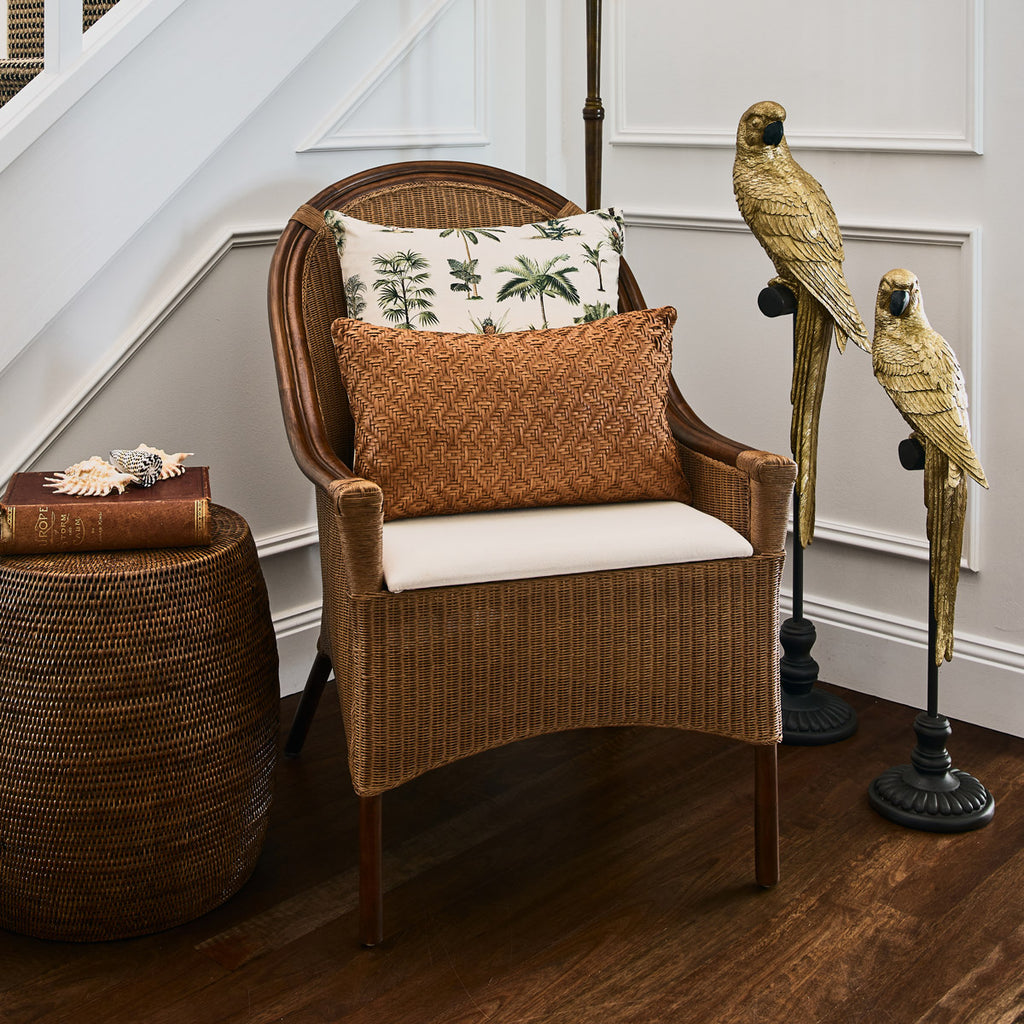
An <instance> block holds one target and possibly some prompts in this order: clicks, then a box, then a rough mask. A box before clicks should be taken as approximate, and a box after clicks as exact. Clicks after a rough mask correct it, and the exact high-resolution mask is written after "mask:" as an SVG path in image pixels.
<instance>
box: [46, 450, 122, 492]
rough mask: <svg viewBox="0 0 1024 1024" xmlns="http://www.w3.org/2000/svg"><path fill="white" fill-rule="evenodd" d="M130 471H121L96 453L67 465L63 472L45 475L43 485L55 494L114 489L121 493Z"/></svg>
mask: <svg viewBox="0 0 1024 1024" xmlns="http://www.w3.org/2000/svg"><path fill="white" fill-rule="evenodd" d="M133 480H134V477H133V476H132V475H131V473H122V472H120V470H118V468H117V467H116V466H112V465H111V464H110V463H109V462H106V461H105V460H104V459H101V458H100V457H99V456H98V455H94V456H92V458H90V459H86V460H85V461H84V462H76V463H75V464H74V465H73V466H68V468H67V469H65V470H64V472H63V473H55V474H54V475H53V476H48V477H46V480H45V485H46V486H47V487H49V488H51V489H52V490H53V491H54V492H55V493H57V494H77V495H83V496H85V495H88V496H90V497H92V496H97V495H103V494H109V493H110V492H111V491H114V490H116V491H117V493H118V494H123V493H124V489H125V488H126V487H127V486H128V485H129V484H130V483H132V482H133Z"/></svg>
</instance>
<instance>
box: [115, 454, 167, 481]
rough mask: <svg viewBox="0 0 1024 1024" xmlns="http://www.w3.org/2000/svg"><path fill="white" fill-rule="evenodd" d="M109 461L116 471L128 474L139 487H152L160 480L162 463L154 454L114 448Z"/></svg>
mask: <svg viewBox="0 0 1024 1024" xmlns="http://www.w3.org/2000/svg"><path fill="white" fill-rule="evenodd" d="M110 461H111V462H113V463H114V465H115V466H117V468H118V469H120V470H123V471H124V472H125V473H130V474H131V476H132V479H133V480H134V482H135V483H137V484H138V485H139V486H140V487H152V486H153V484H155V483H156V482H157V480H159V479H160V473H161V472H162V471H163V468H164V463H163V459H161V458H160V456H159V455H157V454H156V452H144V451H140V450H139V449H138V448H114V449H113V450H112V451H111V452H110Z"/></svg>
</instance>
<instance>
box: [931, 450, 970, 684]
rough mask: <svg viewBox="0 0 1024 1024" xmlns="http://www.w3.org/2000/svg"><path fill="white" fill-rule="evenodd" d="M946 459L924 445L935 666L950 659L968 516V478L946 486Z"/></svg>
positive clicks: (962, 476)
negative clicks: (933, 612) (935, 628)
mask: <svg viewBox="0 0 1024 1024" xmlns="http://www.w3.org/2000/svg"><path fill="white" fill-rule="evenodd" d="M949 479H950V477H949V458H948V457H947V456H946V455H945V454H944V453H943V452H942V451H941V450H940V449H939V448H938V447H937V446H936V445H934V444H928V443H925V463H924V503H925V506H926V507H927V509H928V522H927V530H928V545H929V549H930V571H931V581H932V588H933V592H934V603H935V623H936V626H937V639H936V644H935V664H936V665H939V664H941V663H942V661H943V659H945V660H946V661H951V660H952V658H953V617H954V613H955V610H956V589H957V584H958V583H959V581H960V553H961V551H962V549H963V539H964V520H965V518H966V515H967V479H966V477H965V476H964V475H963V474H961V475H960V477H959V480H958V482H957V483H956V484H955V485H954V486H950V483H949Z"/></svg>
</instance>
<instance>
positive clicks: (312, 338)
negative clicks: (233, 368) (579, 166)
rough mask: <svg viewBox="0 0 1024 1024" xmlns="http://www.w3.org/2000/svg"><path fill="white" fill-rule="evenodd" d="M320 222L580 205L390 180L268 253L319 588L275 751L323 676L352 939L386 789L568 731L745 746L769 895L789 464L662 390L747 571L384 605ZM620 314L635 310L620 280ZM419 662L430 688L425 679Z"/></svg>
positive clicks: (515, 585) (340, 308)
mask: <svg viewBox="0 0 1024 1024" xmlns="http://www.w3.org/2000/svg"><path fill="white" fill-rule="evenodd" d="M327 209H337V210H342V211H344V212H346V213H348V214H351V215H352V216H354V217H358V218H361V219H363V220H366V221H370V222H374V223H378V224H394V225H398V226H402V227H420V228H440V227H449V226H466V227H469V226H473V225H483V224H527V223H531V222H534V221H538V220H544V219H548V218H551V217H557V216H566V215H569V214H572V213H579V212H580V210H579V208H578V207H576V206H574V205H573V204H572V203H570V202H568V201H567V200H566V199H564V198H563V197H562V196H559V195H557V194H556V193H554V192H552V191H551V190H549V189H547V188H545V187H543V186H541V185H538V184H536V183H534V182H532V181H529V180H527V179H525V178H522V177H520V176H517V175H514V174H510V173H508V172H504V171H500V170H497V169H494V168H490V167H484V166H481V165H475V164H465V163H452V162H434V161H431V162H410V163H402V164H394V165H390V166H385V167H381V168H377V169H374V170H370V171H366V172H364V173H361V174H358V175H355V176H354V177H350V178H348V179H346V180H344V181H341V182H338V183H336V184H334V185H331V186H329V187H328V188H326V189H324V190H323V191H322V192H320V193H319V194H318V195H316V196H314V197H313V198H312V199H311V200H310V201H309V202H308V203H305V204H304V205H303V206H301V207H300V208H299V209H298V210H297V211H296V212H295V214H294V215H293V216H292V218H291V220H290V222H289V224H288V225H287V227H286V228H285V230H284V232H283V234H282V236H281V239H280V242H279V243H278V246H277V249H276V251H275V254H274V258H273V263H272V266H271V271H270V285H269V308H270V324H271V331H272V335H273V343H274V353H275V360H276V365H277V373H278V379H279V384H280V396H281V403H282V408H283V412H284V420H285V425H286V428H287V432H288V438H289V441H290V443H291V448H292V451H293V453H294V456H295V458H296V460H297V462H298V464H299V466H300V468H301V469H302V471H303V472H304V473H305V475H306V476H307V477H308V478H309V479H310V480H311V481H312V482H313V484H314V486H315V490H316V503H317V511H318V519H319V531H320V557H321V564H322V571H323V621H322V629H321V633H320V640H319V645H318V653H317V656H316V659H315V661H314V664H313V668H312V670H311V672H310V675H309V680H308V682H307V684H306V690H305V692H304V694H303V697H302V701H301V703H300V706H299V710H298V712H297V714H296V718H295V722H294V723H293V726H292V732H291V735H290V737H289V740H288V746H287V753H289V754H291V755H295V754H297V753H298V752H299V750H300V749H301V746H302V742H303V739H304V737H305V735H306V731H307V729H308V727H309V724H310V720H311V717H312V714H313V711H314V710H315V707H316V704H317V701H318V699H319V696H320V693H321V691H322V689H323V687H324V684H325V682H326V681H327V679H328V677H329V675H330V672H331V670H332V668H333V671H334V675H335V679H336V682H337V689H338V694H339V697H340V701H341V708H342V715H343V720H344V725H345V732H346V739H347V745H348V758H349V765H350V769H351V776H352V783H353V786H354V788H355V791H356V793H357V794H358V795H359V797H360V800H361V812H360V836H361V839H360V842H361V852H360V872H361V882H360V939H361V941H362V942H363V944H364V945H373V944H375V943H377V942H379V941H380V940H381V938H382V934H383V897H382V892H383V887H382V875H381V842H382V840H381V796H382V794H383V793H385V792H386V791H388V790H390V789H393V788H394V787H396V786H399V785H401V784H402V783H404V782H407V781H409V780H411V779H414V778H416V777H417V776H419V775H421V774H423V773H424V772H427V771H429V770H430V769H432V768H436V767H439V766H441V765H444V764H448V763H451V762H454V761H456V760H458V759H460V758H464V757H468V756H470V755H472V754H475V753H478V752H480V751H483V750H486V749H490V748H494V747H497V746H500V745H502V744H506V743H510V742H513V741H515V740H519V739H523V738H525V737H529V736H536V735H539V734H543V733H550V732H557V731H561V730H568V729H577V728H581V727H597V726H616V725H648V726H667V727H672V728H678V729H689V730H698V731H703V732H708V733H714V734H718V735H721V736H726V737H731V738H735V739H736V740H740V741H744V742H746V743H748V744H751V745H752V746H753V748H754V753H755V755H756V756H755V758H754V761H755V787H754V789H755V800H754V806H755V815H754V833H755V874H756V880H757V882H758V883H759V884H760V885H762V886H769V885H772V884H774V883H775V882H776V881H777V880H778V875H779V858H778V794H777V767H776V745H777V743H778V742H779V740H780V737H781V723H780V705H779V679H778V671H779V669H778V650H777V638H778V596H779V585H780V580H781V575H782V564H783V545H784V540H785V535H786V518H787V510H788V503H789V498H790V494H791V489H792V483H793V477H794V467H793V464H792V462H791V461H790V460H789V459H787V458H783V457H780V456H777V455H772V454H768V453H765V452H762V451H759V450H755V449H749V448H747V447H745V446H743V445H740V444H737V443H735V442H733V441H730V440H728V439H727V438H725V437H723V436H722V435H720V434H718V433H716V432H715V431H713V430H711V429H710V428H709V427H707V426H706V425H705V424H704V423H703V422H701V421H700V420H699V419H698V418H697V417H696V416H695V414H694V413H693V411H692V410H691V409H690V407H689V406H688V405H687V403H686V402H685V401H684V399H683V397H682V395H681V394H680V393H679V390H678V388H677V387H676V385H675V383H674V382H672V384H671V396H670V402H669V410H668V415H669V424H670V427H671V430H672V433H673V435H674V437H675V440H676V443H677V446H678V449H679V452H680V456H681V460H682V464H683V468H684V472H685V474H686V476H687V478H688V481H689V484H690V488H691V490H692V493H693V502H694V504H695V505H696V506H697V507H698V508H700V509H702V510H703V511H705V512H709V513H711V514H712V515H714V516H716V517H717V518H719V519H721V520H724V521H725V522H726V523H728V524H729V525H730V526H732V527H733V528H734V529H735V530H737V531H739V532H740V533H741V534H743V535H744V536H745V537H746V538H747V539H748V540H749V541H750V542H751V544H752V546H753V549H754V554H753V555H752V556H751V557H747V558H729V559H724V560H720V561H710V562H696V563H687V564H679V565H661V566H655V567H648V568H627V569H619V570H613V571H602V572H584V573H579V574H574V575H565V576H552V577H546V578H535V579H525V580H512V581H507V582H494V583H477V584H473V585H468V586H450V587H433V588H429V589H425V590H415V591H407V592H404V593H398V594H392V593H389V592H388V591H387V590H385V589H384V588H383V586H382V569H381V548H382V540H381V538H382V502H381V491H380V488H378V487H377V486H376V485H375V484H372V483H370V482H368V481H366V480H364V479H359V478H357V477H355V476H354V474H353V472H352V470H351V468H350V467H351V465H352V450H353V425H352V418H351V416H350V414H349V409H348V404H347V398H346V395H345V393H344V390H343V388H342V387H341V384H340V379H339V371H338V366H337V362H336V359H335V355H334V351H333V348H332V340H331V323H332V321H333V320H334V319H335V318H336V317H338V316H341V315H344V313H345V300H344V292H343V288H342V281H341V274H340V269H339V265H338V258H337V252H336V248H335V244H334V241H333V238H332V237H331V233H330V231H329V230H328V229H327V228H326V227H325V225H324V219H323V211H325V210H327ZM619 307H620V310H621V311H628V310H633V309H642V308H643V307H644V301H643V298H642V296H641V293H640V289H639V287H638V286H637V283H636V281H635V279H634V277H633V275H632V274H631V272H630V271H629V269H628V267H627V266H625V264H623V265H622V268H621V271H620V287H619ZM687 595H689V596H687ZM693 595H698V596H700V597H702V598H703V600H696V601H695V600H694V599H693ZM555 608H557V610H558V611H557V614H558V623H559V628H558V629H555V630H553V629H551V628H550V623H551V618H552V615H553V610H554V609H555ZM655 608H657V611H658V614H656V615H655V614H651V613H652V612H653V611H654V610H655ZM440 623H444V629H443V630H442V629H441V628H439V624H440ZM424 665H430V666H431V669H432V671H433V672H434V679H433V685H431V686H424V685H422V681H421V679H420V677H419V673H421V672H422V670H423V669H422V667H423V666H424ZM439 667H440V668H441V669H442V671H441V673H440V675H441V677H442V678H443V680H444V682H443V685H440V686H439V685H438V684H437V678H438V671H437V670H438V668H439Z"/></svg>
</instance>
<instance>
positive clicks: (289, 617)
mask: <svg viewBox="0 0 1024 1024" xmlns="http://www.w3.org/2000/svg"><path fill="white" fill-rule="evenodd" d="M320 610H321V604H320V602H319V601H310V602H309V604H303V605H298V606H297V607H295V608H289V609H287V610H286V611H283V612H278V614H277V615H275V616H274V636H276V637H277V639H278V640H286V639H287V638H288V637H290V636H295V635H296V634H297V633H304V632H305V631H306V630H307V629H316V630H319V629H320Z"/></svg>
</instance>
